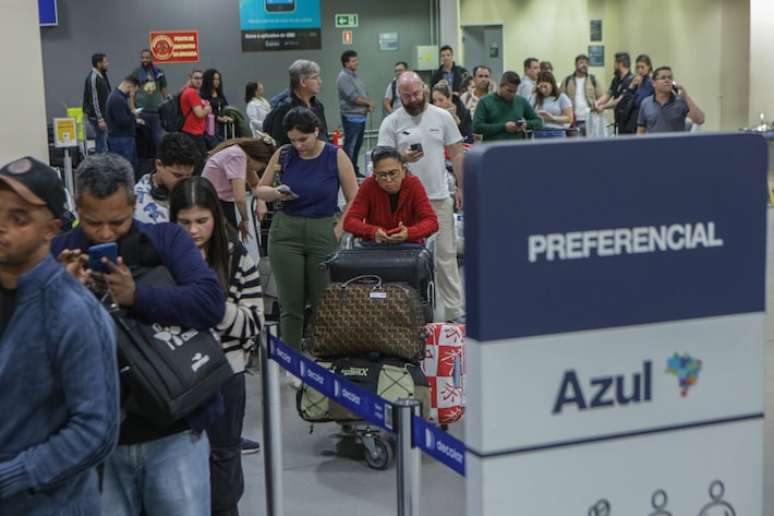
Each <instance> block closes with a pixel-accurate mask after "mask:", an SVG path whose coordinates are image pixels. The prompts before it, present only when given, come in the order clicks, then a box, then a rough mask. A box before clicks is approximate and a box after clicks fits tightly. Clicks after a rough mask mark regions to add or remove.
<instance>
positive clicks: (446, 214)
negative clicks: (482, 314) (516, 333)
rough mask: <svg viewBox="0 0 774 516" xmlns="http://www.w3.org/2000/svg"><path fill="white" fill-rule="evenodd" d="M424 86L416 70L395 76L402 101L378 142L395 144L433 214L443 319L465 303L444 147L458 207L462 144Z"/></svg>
mask: <svg viewBox="0 0 774 516" xmlns="http://www.w3.org/2000/svg"><path fill="white" fill-rule="evenodd" d="M426 88H427V86H426V85H425V83H424V82H423V81H422V79H421V78H420V77H419V75H417V74H416V72H404V73H403V74H401V76H400V78H398V95H400V101H401V104H402V105H403V107H401V108H400V109H397V110H395V111H393V112H392V113H391V114H390V116H388V117H387V118H385V119H384V121H383V122H382V125H381V127H380V128H379V145H383V146H387V147H395V148H396V149H398V151H399V152H400V153H401V154H402V155H403V157H404V158H405V159H406V161H407V162H408V168H409V170H410V171H411V173H412V174H414V175H415V176H417V177H418V178H419V179H420V181H422V185H423V186H424V187H425V190H426V191H427V196H428V197H429V198H430V202H431V203H432V205H433V209H434V210H435V213H436V215H437V216H438V227H439V229H438V241H437V244H436V252H435V267H436V271H437V291H438V295H439V298H440V303H439V306H442V309H443V307H445V310H446V314H445V315H443V319H446V320H451V321H455V322H459V323H464V321H465V305H464V297H463V292H462V282H461V281H460V272H459V267H458V266H457V240H456V239H455V235H454V202H453V201H452V198H451V192H450V191H449V182H448V180H447V171H446V158H445V152H448V154H449V159H450V160H451V162H452V169H453V170H454V177H455V178H456V180H457V191H456V194H455V196H456V204H457V209H458V210H462V201H463V195H462V159H463V156H464V148H463V146H462V135H461V134H460V131H459V129H458V128H457V124H456V123H455V122H454V119H453V118H452V116H451V115H450V114H449V112H448V111H446V110H445V109H441V108H439V107H436V106H434V105H432V104H429V103H428V102H427V93H426Z"/></svg>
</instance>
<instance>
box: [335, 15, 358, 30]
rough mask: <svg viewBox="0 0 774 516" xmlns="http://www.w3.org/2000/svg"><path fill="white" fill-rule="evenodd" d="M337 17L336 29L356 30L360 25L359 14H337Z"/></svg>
mask: <svg viewBox="0 0 774 516" xmlns="http://www.w3.org/2000/svg"><path fill="white" fill-rule="evenodd" d="M335 16H336V28H337V29H356V28H357V27H358V25H359V21H360V20H358V16H357V14H337V15H335Z"/></svg>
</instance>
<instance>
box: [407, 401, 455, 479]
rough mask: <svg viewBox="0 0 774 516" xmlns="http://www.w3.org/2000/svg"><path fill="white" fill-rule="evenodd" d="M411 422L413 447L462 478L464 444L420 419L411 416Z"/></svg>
mask: <svg viewBox="0 0 774 516" xmlns="http://www.w3.org/2000/svg"><path fill="white" fill-rule="evenodd" d="M413 422H414V424H413V429H414V435H413V438H414V446H415V447H417V448H420V449H422V450H423V451H425V452H426V453H427V454H428V455H430V456H431V457H433V458H434V459H435V460H437V461H438V462H440V463H442V464H445V465H446V466H448V467H449V468H451V469H453V470H454V471H456V472H457V473H459V474H460V475H462V476H463V477H464V476H465V443H463V442H462V441H460V440H458V439H455V438H454V437H452V436H451V435H449V434H448V432H445V431H443V430H441V429H440V428H439V427H437V426H435V425H433V424H432V423H428V422H427V421H425V420H424V419H422V418H421V417H417V416H413Z"/></svg>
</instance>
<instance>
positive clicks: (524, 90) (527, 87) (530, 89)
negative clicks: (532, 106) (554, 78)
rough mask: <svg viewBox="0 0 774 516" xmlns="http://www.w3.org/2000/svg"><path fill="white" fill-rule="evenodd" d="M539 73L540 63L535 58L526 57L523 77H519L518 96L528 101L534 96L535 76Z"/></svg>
mask: <svg viewBox="0 0 774 516" xmlns="http://www.w3.org/2000/svg"><path fill="white" fill-rule="evenodd" d="M539 73H540V61H539V60H538V58H537V57H528V58H527V59H525V60H524V75H523V76H522V77H521V84H520V85H519V90H518V92H517V93H518V95H519V96H520V97H523V98H524V99H526V100H528V101H529V99H530V98H532V95H534V94H535V86H537V76H538V74H539Z"/></svg>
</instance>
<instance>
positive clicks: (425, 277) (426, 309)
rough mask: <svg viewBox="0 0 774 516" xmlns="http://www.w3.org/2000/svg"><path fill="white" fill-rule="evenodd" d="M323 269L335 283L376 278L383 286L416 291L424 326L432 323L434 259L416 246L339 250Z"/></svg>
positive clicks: (422, 247) (404, 245) (367, 246)
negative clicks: (370, 277)
mask: <svg viewBox="0 0 774 516" xmlns="http://www.w3.org/2000/svg"><path fill="white" fill-rule="evenodd" d="M324 266H325V267H327V268H328V270H329V272H330V279H331V281H332V282H335V283H345V282H347V281H349V280H351V279H352V278H356V277H358V276H369V275H374V276H379V277H380V278H381V279H382V281H383V282H384V283H404V284H408V285H409V286H411V287H412V288H414V289H416V290H417V292H418V293H419V296H420V299H421V300H422V303H423V307H422V308H423V313H424V314H425V320H426V322H432V321H433V312H434V310H435V281H434V277H435V276H434V270H433V256H432V254H430V251H428V250H427V248H425V247H424V246H421V245H419V244H401V245H397V246H395V245H377V244H371V245H364V246H363V247H356V248H354V249H342V250H340V251H338V252H336V253H335V254H334V255H333V256H331V257H330V258H329V259H328V260H327V261H326V262H325V263H324Z"/></svg>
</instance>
